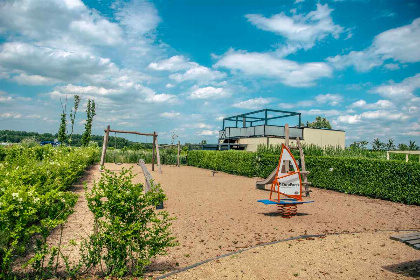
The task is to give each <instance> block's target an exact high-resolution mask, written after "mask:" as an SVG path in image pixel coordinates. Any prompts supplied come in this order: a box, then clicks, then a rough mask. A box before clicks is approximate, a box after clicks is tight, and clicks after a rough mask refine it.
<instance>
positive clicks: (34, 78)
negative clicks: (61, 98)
mask: <svg viewBox="0 0 420 280" xmlns="http://www.w3.org/2000/svg"><path fill="white" fill-rule="evenodd" d="M13 80H15V81H16V82H17V83H18V84H22V85H53V84H57V83H58V82H59V80H57V79H54V78H48V77H43V76H40V75H26V74H25V73H22V74H20V75H19V76H14V77H13Z"/></svg>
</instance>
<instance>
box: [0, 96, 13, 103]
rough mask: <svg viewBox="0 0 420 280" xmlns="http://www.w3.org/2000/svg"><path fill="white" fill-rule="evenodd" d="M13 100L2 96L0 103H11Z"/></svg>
mask: <svg viewBox="0 0 420 280" xmlns="http://www.w3.org/2000/svg"><path fill="white" fill-rule="evenodd" d="M12 100H13V99H12V97H11V96H0V103H8V102H11V101H12Z"/></svg>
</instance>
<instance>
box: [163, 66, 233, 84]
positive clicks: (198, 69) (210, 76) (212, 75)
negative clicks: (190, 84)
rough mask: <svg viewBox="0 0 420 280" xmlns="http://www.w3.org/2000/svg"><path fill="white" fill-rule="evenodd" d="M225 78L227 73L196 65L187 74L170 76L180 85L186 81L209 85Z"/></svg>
mask: <svg viewBox="0 0 420 280" xmlns="http://www.w3.org/2000/svg"><path fill="white" fill-rule="evenodd" d="M224 77H226V73H222V72H219V71H216V70H211V69H209V68H207V67H204V66H201V65H196V66H194V67H192V68H190V69H188V70H187V71H186V72H185V73H176V74H171V75H169V78H171V79H173V80H175V81H177V82H178V83H180V82H184V81H196V82H201V83H207V82H209V81H214V80H219V79H223V78H224Z"/></svg>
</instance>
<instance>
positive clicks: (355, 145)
mask: <svg viewBox="0 0 420 280" xmlns="http://www.w3.org/2000/svg"><path fill="white" fill-rule="evenodd" d="M367 144H369V142H368V141H360V142H353V143H352V144H350V148H351V149H362V150H366V146H367Z"/></svg>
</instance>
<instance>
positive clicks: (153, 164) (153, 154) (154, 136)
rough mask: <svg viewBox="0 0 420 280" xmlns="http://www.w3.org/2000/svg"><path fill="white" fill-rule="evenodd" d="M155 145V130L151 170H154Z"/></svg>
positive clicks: (154, 133)
mask: <svg viewBox="0 0 420 280" xmlns="http://www.w3.org/2000/svg"><path fill="white" fill-rule="evenodd" d="M155 146H156V132H155V131H154V132H153V146H152V171H155Z"/></svg>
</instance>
